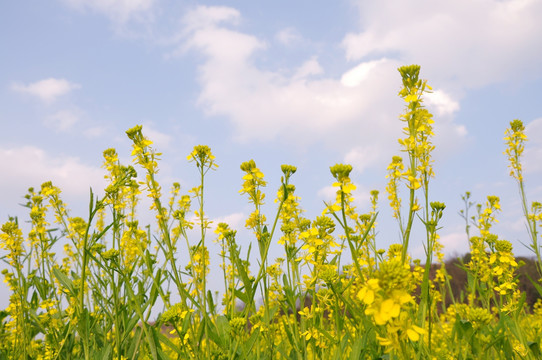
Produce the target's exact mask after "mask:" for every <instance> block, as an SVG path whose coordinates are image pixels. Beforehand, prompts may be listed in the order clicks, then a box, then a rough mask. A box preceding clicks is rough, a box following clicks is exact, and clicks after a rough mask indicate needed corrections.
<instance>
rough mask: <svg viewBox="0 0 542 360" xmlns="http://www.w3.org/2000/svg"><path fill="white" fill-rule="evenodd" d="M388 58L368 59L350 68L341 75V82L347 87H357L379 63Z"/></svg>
mask: <svg viewBox="0 0 542 360" xmlns="http://www.w3.org/2000/svg"><path fill="white" fill-rule="evenodd" d="M385 61H386V59H380V60H376V61H368V62H363V63H361V64H359V65H358V66H356V67H354V68H353V69H351V70H348V71H347V72H346V73H344V74H343V76H342V77H341V84H343V85H344V86H347V87H356V86H359V85H360V84H362V83H363V81H364V80H365V79H367V77H368V76H369V74H370V73H371V71H372V70H373V69H374V68H375V67H376V66H378V64H380V63H382V62H385Z"/></svg>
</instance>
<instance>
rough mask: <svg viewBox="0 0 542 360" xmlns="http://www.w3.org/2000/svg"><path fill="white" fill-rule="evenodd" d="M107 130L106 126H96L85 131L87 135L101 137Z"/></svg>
mask: <svg viewBox="0 0 542 360" xmlns="http://www.w3.org/2000/svg"><path fill="white" fill-rule="evenodd" d="M105 131H106V129H105V127H103V126H94V127H90V128H88V129H86V130H85V131H84V134H85V136H87V137H89V138H96V137H100V136H101V135H102V134H104V133H105Z"/></svg>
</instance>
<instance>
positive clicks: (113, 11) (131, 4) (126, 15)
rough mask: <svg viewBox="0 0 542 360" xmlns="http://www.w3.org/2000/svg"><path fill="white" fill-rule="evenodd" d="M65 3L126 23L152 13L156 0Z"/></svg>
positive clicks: (70, 1) (89, 0) (85, 0)
mask: <svg viewBox="0 0 542 360" xmlns="http://www.w3.org/2000/svg"><path fill="white" fill-rule="evenodd" d="M64 2H65V3H67V4H68V5H69V6H71V7H73V8H76V9H78V10H87V9H88V10H91V11H94V12H97V13H101V14H103V15H105V16H107V17H109V18H110V19H111V20H114V21H118V22H120V23H124V22H126V21H128V20H129V19H131V18H133V17H136V16H140V15H141V14H144V13H146V12H148V11H150V10H151V9H152V6H153V5H154V3H155V0H64Z"/></svg>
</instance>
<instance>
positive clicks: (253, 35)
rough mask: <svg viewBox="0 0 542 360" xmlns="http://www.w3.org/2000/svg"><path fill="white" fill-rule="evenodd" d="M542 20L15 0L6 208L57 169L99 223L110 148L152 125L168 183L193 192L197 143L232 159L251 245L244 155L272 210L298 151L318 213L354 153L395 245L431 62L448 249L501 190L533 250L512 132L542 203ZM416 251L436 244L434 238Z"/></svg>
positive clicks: (394, 5) (234, 192)
mask: <svg viewBox="0 0 542 360" xmlns="http://www.w3.org/2000/svg"><path fill="white" fill-rule="evenodd" d="M541 18H542V1H540V0H505V1H495V0H474V1H473V0H468V1H467V0H457V1H453V2H450V1H421V0H420V1H408V2H406V1H400V0H384V1H378V2H376V1H375V2H373V1H366V0H357V1H356V0H350V1H333V2H329V1H305V0H303V1H296V2H292V1H273V2H256V1H223V2H211V1H202V2H196V1H172V0H123V1H120V0H118V1H115V0H57V1H38V0H33V1H32V0H29V1H24V2H22V1H4V2H2V3H1V4H0V48H1V49H2V56H0V69H2V71H0V125H1V129H2V131H1V132H0V159H2V175H1V176H0V218H1V219H2V222H3V221H6V220H7V217H8V215H18V216H19V217H21V218H23V216H24V214H25V212H24V209H23V208H21V207H20V206H18V205H17V204H18V203H21V202H22V197H23V196H24V194H25V193H26V189H27V188H28V187H30V186H35V187H39V185H40V184H41V183H42V182H44V181H47V180H52V181H53V182H54V183H55V184H57V185H58V186H59V187H61V188H62V189H63V191H64V195H63V196H64V199H65V201H66V202H67V203H68V204H69V205H70V206H71V208H72V209H73V210H72V214H73V215H74V216H83V217H84V214H85V213H84V211H85V209H86V207H87V205H86V202H87V201H88V192H89V187H92V188H93V189H95V190H96V189H100V188H102V187H103V184H104V180H103V175H104V171H103V169H102V168H101V162H102V157H101V154H102V151H103V150H105V149H107V148H110V147H114V148H116V149H117V150H118V151H119V153H120V154H121V160H122V161H123V162H125V163H128V162H130V159H129V154H130V142H129V140H128V139H127V137H126V136H125V134H124V132H125V130H127V129H128V128H131V127H132V126H134V125H136V124H142V125H143V131H144V133H145V134H146V135H147V136H148V137H149V138H151V140H153V141H154V142H155V145H156V148H157V149H158V150H159V151H161V152H163V153H164V155H163V160H162V162H161V172H160V179H161V181H162V186H163V188H164V189H167V188H169V186H170V184H171V183H172V182H173V181H179V182H180V183H181V185H182V189H183V191H184V192H186V191H188V190H189V189H190V188H191V187H193V186H195V185H196V181H197V177H196V175H197V174H196V169H195V168H194V166H193V164H188V163H187V162H186V155H187V154H188V153H189V152H190V151H191V149H192V147H193V146H194V145H197V144H207V145H209V146H210V147H211V148H212V150H213V153H214V154H215V156H216V158H217V162H218V164H219V165H220V167H219V169H218V170H217V171H216V172H213V173H211V174H209V176H208V185H207V189H209V190H208V191H209V192H208V197H207V202H206V206H207V209H208V211H207V214H208V216H209V217H210V218H211V219H213V220H215V223H216V222H218V221H223V220H226V221H228V222H229V223H230V225H231V226H232V227H233V228H237V229H238V230H239V231H240V236H241V241H244V242H245V245H246V244H247V243H248V241H249V238H250V236H249V234H248V233H247V232H243V231H242V228H243V225H244V218H246V216H247V215H248V214H249V213H250V212H251V208H250V206H249V205H248V204H247V202H246V201H245V199H244V198H242V197H241V196H240V195H239V194H238V190H239V189H240V187H241V183H242V180H241V176H242V174H241V171H240V169H239V164H240V163H241V162H243V161H246V160H249V159H254V160H255V161H256V163H257V164H258V166H259V167H260V168H261V169H262V171H263V172H264V174H265V175H266V179H267V180H268V181H269V186H268V189H267V195H268V199H269V200H268V204H267V209H268V212H269V214H270V215H271V214H272V212H273V211H274V204H273V202H272V201H271V199H273V198H274V196H275V194H276V190H277V188H278V184H279V181H280V164H283V163H289V164H292V165H296V166H297V167H298V172H297V173H296V174H295V175H294V178H293V183H294V184H296V186H297V189H298V190H297V192H298V195H300V196H301V198H302V200H301V205H302V206H303V207H304V208H305V209H306V211H307V212H306V215H307V216H308V217H311V218H314V217H315V216H316V215H318V214H319V213H320V212H321V210H322V209H323V203H322V201H323V200H326V199H329V198H330V196H333V195H332V193H331V192H330V189H331V188H330V186H331V184H332V182H333V181H332V180H333V179H332V177H331V175H330V174H329V166H331V165H334V164H335V163H341V162H344V163H350V164H352V165H353V166H354V169H355V170H354V172H353V175H352V179H353V181H354V182H355V183H356V184H357V185H358V190H357V192H356V194H355V195H356V196H357V205H358V206H359V209H360V212H364V211H367V210H368V208H369V205H368V193H369V191H370V190H372V189H378V190H380V191H381V196H380V214H379V219H378V224H379V225H378V226H379V227H378V231H379V235H378V236H379V241H380V243H381V245H382V248H386V247H387V246H388V245H389V244H391V243H393V242H396V241H398V239H399V237H398V227H397V224H396V223H395V222H394V221H393V219H391V213H390V211H389V206H388V203H387V199H386V194H385V192H384V188H385V185H386V181H385V173H386V172H385V169H386V166H387V165H388V163H389V161H390V159H391V157H392V156H393V155H395V154H397V153H398V150H399V147H398V144H397V140H396V139H397V138H398V137H399V136H400V133H401V123H400V121H399V120H398V116H399V115H400V113H401V111H402V107H403V103H402V100H401V99H400V98H399V97H398V96H397V92H398V90H399V89H400V77H399V73H398V72H397V70H396V69H397V68H398V67H399V66H402V65H406V64H412V63H415V64H419V65H421V67H422V71H421V73H422V77H423V78H425V79H427V80H428V82H429V84H430V85H431V86H432V87H433V89H434V93H433V94H431V95H430V96H428V97H427V99H426V104H427V106H428V108H429V109H430V111H432V112H433V114H434V115H435V133H436V136H435V139H434V143H435V145H436V147H437V149H436V151H435V153H434V158H435V172H436V177H435V179H434V181H433V183H432V185H431V186H432V189H431V191H432V196H431V198H432V200H435V201H443V202H445V203H446V204H447V208H446V210H445V215H444V228H443V229H442V230H441V236H442V239H441V241H442V242H443V243H444V245H445V249H446V253H447V254H449V255H453V254H462V253H464V252H466V251H467V250H468V244H467V240H466V237H465V235H464V231H463V229H464V224H463V222H462V219H461V218H460V217H459V216H458V214H457V212H458V211H459V210H460V209H461V208H462V202H461V198H460V196H461V194H463V193H464V192H465V191H467V190H469V191H471V192H472V194H473V200H474V201H477V202H483V201H484V200H485V198H486V196H487V195H497V196H500V197H501V201H502V208H503V210H502V212H501V214H500V215H499V216H498V219H499V221H500V222H499V224H498V225H497V226H496V228H495V229H496V232H497V233H499V235H500V236H501V237H503V238H506V239H508V240H510V241H512V243H513V244H514V246H515V252H516V253H517V254H529V252H528V251H527V250H526V249H525V248H524V247H522V245H521V242H526V241H527V233H526V231H525V228H524V222H523V220H522V217H521V209H520V207H519V198H518V196H517V190H516V184H515V183H514V181H513V179H511V178H510V177H509V176H508V170H507V163H506V158H505V156H504V155H503V154H502V153H503V151H504V149H505V147H504V142H503V140H502V138H503V135H504V130H505V129H506V127H507V126H508V124H509V122H510V121H511V120H513V119H515V118H519V119H522V120H523V121H524V123H525V124H526V125H527V135H528V137H529V139H530V141H529V143H528V145H527V149H526V154H525V159H524V164H525V171H526V183H527V189H528V191H527V195H528V198H529V200H530V201H534V200H539V201H540V200H542V183H541V181H540V176H541V175H542V165H541V161H540V159H541V158H542V105H541V104H542V103H541V99H542V66H541V65H542V42H541V41H540V38H541V36H542V22H540V19H541ZM142 215H143V217H144V218H145V215H144V214H142ZM148 219H149V221H151V220H152V219H151V218H150V217H149V218H148ZM194 241H195V240H194ZM411 252H412V253H413V254H414V256H416V257H420V256H421V255H422V254H423V248H422V246H421V243H420V242H419V241H418V242H416V241H414V243H413V244H412V248H411ZM279 255H280V254H279V253H277V254H276V256H279ZM0 298H1V297H0Z"/></svg>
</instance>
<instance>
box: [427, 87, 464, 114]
mask: <svg viewBox="0 0 542 360" xmlns="http://www.w3.org/2000/svg"><path fill="white" fill-rule="evenodd" d="M425 99H426V102H427V104H428V105H429V106H430V107H432V108H434V109H435V113H436V115H439V116H445V115H453V114H454V113H455V112H456V111H458V110H459V103H458V102H457V101H455V100H454V99H452V97H451V96H450V95H449V94H447V93H446V92H444V91H443V90H435V91H433V92H430V93H427V94H425Z"/></svg>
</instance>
